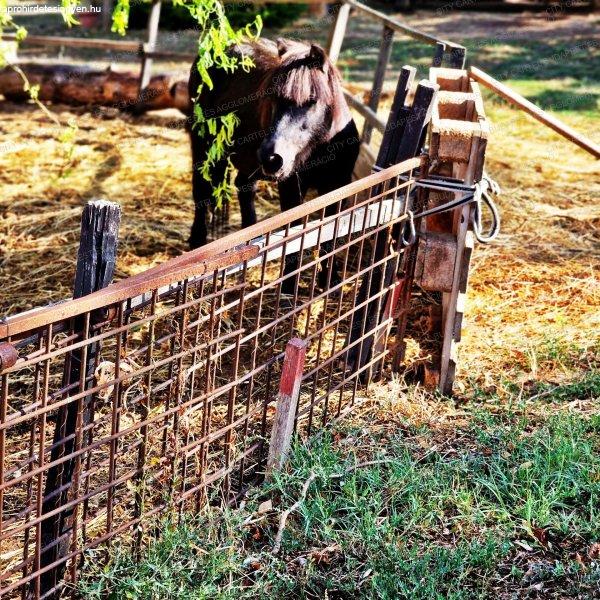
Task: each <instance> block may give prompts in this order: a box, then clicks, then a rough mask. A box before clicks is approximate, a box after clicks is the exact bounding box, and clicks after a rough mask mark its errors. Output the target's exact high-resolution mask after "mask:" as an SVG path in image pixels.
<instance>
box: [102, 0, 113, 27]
mask: <svg viewBox="0 0 600 600" xmlns="http://www.w3.org/2000/svg"><path fill="white" fill-rule="evenodd" d="M112 10H113V0H102V29H103V30H104V31H110V27H111V22H112Z"/></svg>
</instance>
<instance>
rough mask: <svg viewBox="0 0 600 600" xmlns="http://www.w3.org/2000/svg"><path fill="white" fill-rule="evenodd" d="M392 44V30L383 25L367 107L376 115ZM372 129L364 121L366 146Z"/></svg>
mask: <svg viewBox="0 0 600 600" xmlns="http://www.w3.org/2000/svg"><path fill="white" fill-rule="evenodd" d="M393 44H394V30H393V29H390V28H389V27H388V26H387V25H384V26H383V28H382V30H381V42H380V43H379V54H378V55H377V66H376V67H375V75H374V77H373V86H372V87H371V94H370V95H369V103H368V107H369V108H370V109H371V110H372V111H373V112H374V113H375V114H377V107H378V106H379V98H380V97H381V91H382V90H383V83H384V81H385V71H386V69H387V66H388V63H389V62H390V56H391V54H392V47H393ZM372 132H373V127H372V126H371V124H370V123H369V122H368V121H365V126H364V128H363V134H362V141H363V142H364V143H365V144H368V143H369V142H370V141H371V134H372Z"/></svg>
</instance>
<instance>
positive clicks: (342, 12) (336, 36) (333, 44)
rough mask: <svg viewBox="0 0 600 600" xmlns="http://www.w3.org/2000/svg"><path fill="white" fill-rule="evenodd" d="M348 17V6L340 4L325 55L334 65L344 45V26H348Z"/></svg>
mask: <svg viewBox="0 0 600 600" xmlns="http://www.w3.org/2000/svg"><path fill="white" fill-rule="evenodd" d="M349 16H350V5H349V4H347V3H344V4H342V5H341V6H340V7H339V9H338V13H337V16H336V18H335V22H334V24H333V27H332V29H331V32H330V34H329V41H328V43H327V54H328V55H329V60H330V61H331V62H332V63H333V64H335V63H336V62H337V59H338V58H339V56H340V50H341V49H342V44H343V43H344V36H345V35H346V25H348V17H349Z"/></svg>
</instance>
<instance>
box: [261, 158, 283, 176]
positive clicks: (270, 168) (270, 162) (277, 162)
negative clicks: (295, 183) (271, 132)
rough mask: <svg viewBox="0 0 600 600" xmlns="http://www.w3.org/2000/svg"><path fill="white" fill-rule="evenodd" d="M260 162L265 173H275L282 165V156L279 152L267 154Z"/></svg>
mask: <svg viewBox="0 0 600 600" xmlns="http://www.w3.org/2000/svg"><path fill="white" fill-rule="evenodd" d="M260 164H261V166H262V170H263V171H264V173H265V175H275V174H276V173H277V172H278V171H280V170H281V167H283V158H282V157H281V156H280V155H279V154H267V155H266V156H265V157H264V158H262V160H261V161H260Z"/></svg>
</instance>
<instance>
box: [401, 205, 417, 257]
mask: <svg viewBox="0 0 600 600" xmlns="http://www.w3.org/2000/svg"><path fill="white" fill-rule="evenodd" d="M406 214H407V215H408V221H407V222H406V223H404V227H403V228H402V235H401V236H400V241H401V242H402V245H403V246H404V247H405V248H406V246H411V245H412V244H414V243H415V241H416V239H417V230H416V228H415V215H414V213H413V211H412V210H407V211H406ZM407 227H408V237H406V229H407Z"/></svg>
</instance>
